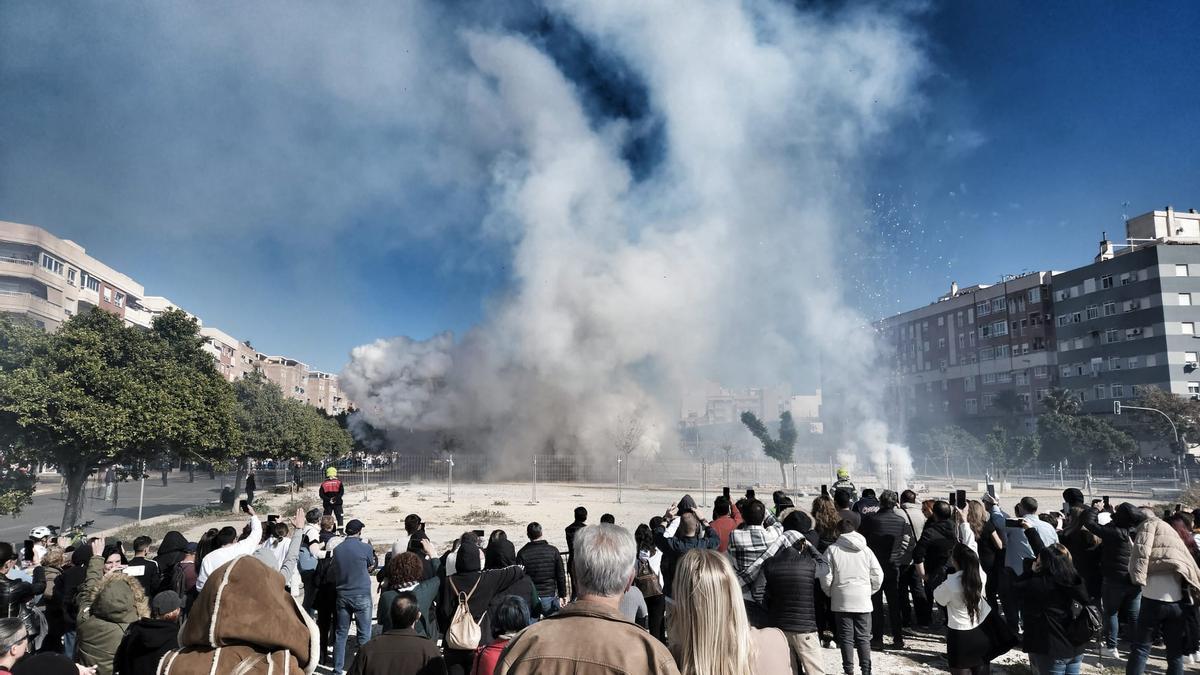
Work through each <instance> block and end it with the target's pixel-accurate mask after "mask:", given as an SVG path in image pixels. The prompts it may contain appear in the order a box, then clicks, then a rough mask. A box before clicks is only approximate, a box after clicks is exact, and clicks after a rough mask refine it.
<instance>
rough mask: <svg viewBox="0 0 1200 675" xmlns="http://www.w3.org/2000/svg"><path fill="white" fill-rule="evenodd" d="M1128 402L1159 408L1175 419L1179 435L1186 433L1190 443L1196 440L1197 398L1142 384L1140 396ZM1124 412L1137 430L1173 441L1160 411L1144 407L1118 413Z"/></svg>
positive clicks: (1199, 424) (1198, 427)
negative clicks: (1152, 410)
mask: <svg viewBox="0 0 1200 675" xmlns="http://www.w3.org/2000/svg"><path fill="white" fill-rule="evenodd" d="M1130 405H1136V406H1141V407H1144V408H1154V409H1156V410H1161V411H1162V412H1163V413H1164V414H1165V415H1167V416H1168V417H1170V418H1171V421H1172V422H1174V423H1175V427H1176V428H1177V429H1178V430H1179V435H1180V437H1181V438H1183V437H1186V438H1187V439H1188V440H1189V441H1190V442H1192V443H1194V442H1196V441H1197V440H1200V401H1194V400H1192V399H1191V398H1185V397H1183V396H1176V395H1175V394H1172V393H1171V392H1169V391H1163V390H1162V389H1159V388H1158V387H1146V388H1144V389H1143V390H1142V395H1141V397H1139V398H1138V399H1137V400H1135V401H1132V402H1130ZM1126 414H1128V415H1129V417H1130V419H1132V420H1133V421H1134V424H1135V428H1136V429H1137V430H1138V431H1139V432H1141V433H1143V434H1145V435H1146V436H1148V437H1150V438H1153V439H1154V440H1156V441H1161V442H1164V443H1167V444H1170V443H1173V442H1174V440H1175V435H1174V432H1173V431H1172V430H1171V423H1170V422H1168V421H1167V420H1166V419H1164V418H1163V416H1162V415H1159V414H1158V413H1156V412H1151V411H1148V410H1130V411H1129V412H1128V413H1125V412H1124V411H1122V413H1121V415H1122V417H1123V416H1125V415H1126Z"/></svg>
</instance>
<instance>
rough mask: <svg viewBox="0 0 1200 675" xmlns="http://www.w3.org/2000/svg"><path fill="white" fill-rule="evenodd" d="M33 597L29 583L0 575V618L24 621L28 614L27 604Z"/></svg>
mask: <svg viewBox="0 0 1200 675" xmlns="http://www.w3.org/2000/svg"><path fill="white" fill-rule="evenodd" d="M33 596H34V590H33V586H31V585H30V584H29V582H27V581H22V580H21V579H9V578H8V577H6V576H3V575H0V617H4V618H10V619H16V618H20V619H24V618H25V617H26V615H28V614H29V606H28V603H29V601H30V600H33Z"/></svg>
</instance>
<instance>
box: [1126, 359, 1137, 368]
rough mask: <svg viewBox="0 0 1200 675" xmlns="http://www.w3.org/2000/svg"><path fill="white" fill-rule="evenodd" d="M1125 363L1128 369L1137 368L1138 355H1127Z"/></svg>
mask: <svg viewBox="0 0 1200 675" xmlns="http://www.w3.org/2000/svg"><path fill="white" fill-rule="evenodd" d="M1125 365H1126V367H1128V368H1129V369H1130V370H1133V369H1135V368H1137V367H1138V357H1136V356H1131V357H1129V358H1128V359H1126V360H1125Z"/></svg>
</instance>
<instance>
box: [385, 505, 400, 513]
mask: <svg viewBox="0 0 1200 675" xmlns="http://www.w3.org/2000/svg"><path fill="white" fill-rule="evenodd" d="M380 513H403V511H402V510H401V508H400V507H399V506H389V507H387V508H386V509H383V510H382V511H380Z"/></svg>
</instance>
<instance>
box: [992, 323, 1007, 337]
mask: <svg viewBox="0 0 1200 675" xmlns="http://www.w3.org/2000/svg"><path fill="white" fill-rule="evenodd" d="M992 335H1008V322H1007V321H997V322H995V323H993V324H992Z"/></svg>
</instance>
